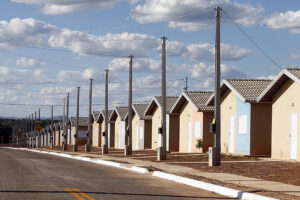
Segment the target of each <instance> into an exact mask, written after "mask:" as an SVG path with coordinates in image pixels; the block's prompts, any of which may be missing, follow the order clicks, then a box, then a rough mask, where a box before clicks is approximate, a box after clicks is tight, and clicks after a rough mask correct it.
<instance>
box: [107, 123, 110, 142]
mask: <svg viewBox="0 0 300 200" xmlns="http://www.w3.org/2000/svg"><path fill="white" fill-rule="evenodd" d="M107 134H108V144H107V146H108V148H110V123H108V125H107Z"/></svg>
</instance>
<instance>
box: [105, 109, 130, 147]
mask: <svg viewBox="0 0 300 200" xmlns="http://www.w3.org/2000/svg"><path fill="white" fill-rule="evenodd" d="M127 113H128V107H118V106H117V107H115V109H114V110H113V112H112V114H111V115H110V118H109V121H111V123H114V124H115V125H114V126H115V130H114V132H115V145H114V147H115V148H119V149H124V147H125V144H127V137H125V134H126V129H127V121H125V117H126V115H127Z"/></svg>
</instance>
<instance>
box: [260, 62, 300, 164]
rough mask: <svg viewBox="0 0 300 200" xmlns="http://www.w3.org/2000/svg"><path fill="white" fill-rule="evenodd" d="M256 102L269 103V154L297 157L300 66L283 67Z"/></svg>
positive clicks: (298, 152)
mask: <svg viewBox="0 0 300 200" xmlns="http://www.w3.org/2000/svg"><path fill="white" fill-rule="evenodd" d="M258 102H261V103H270V104H271V105H272V145H271V146H272V151H271V156H272V158H275V159H282V160H298V161H300V147H299V144H300V135H299V133H300V68H286V69H283V70H282V71H281V72H280V73H279V74H278V76H277V77H276V78H275V79H274V80H273V81H272V83H271V84H270V85H269V86H268V87H267V88H266V90H265V91H264V92H263V93H262V94H261V95H260V96H259V98H258Z"/></svg>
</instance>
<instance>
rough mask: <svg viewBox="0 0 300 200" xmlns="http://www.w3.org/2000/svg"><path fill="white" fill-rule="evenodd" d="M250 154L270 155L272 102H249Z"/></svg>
mask: <svg viewBox="0 0 300 200" xmlns="http://www.w3.org/2000/svg"><path fill="white" fill-rule="evenodd" d="M250 130H251V135H250V154H251V155H271V133H272V104H271V103H253V104H251V127H250Z"/></svg>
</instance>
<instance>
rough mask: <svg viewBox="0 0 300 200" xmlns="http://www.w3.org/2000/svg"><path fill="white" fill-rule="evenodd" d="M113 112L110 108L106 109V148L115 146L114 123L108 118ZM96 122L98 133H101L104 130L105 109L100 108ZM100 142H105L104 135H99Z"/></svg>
mask: <svg viewBox="0 0 300 200" xmlns="http://www.w3.org/2000/svg"><path fill="white" fill-rule="evenodd" d="M112 113H113V111H112V110H108V112H107V116H108V127H107V133H108V138H107V139H108V148H112V147H115V123H112V122H111V121H110V120H109V118H110V116H111V114H112ZM98 123H99V124H100V133H103V132H104V131H105V110H102V111H101V113H100V116H99V118H98ZM100 142H101V144H104V143H105V137H103V136H101V141H100Z"/></svg>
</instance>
